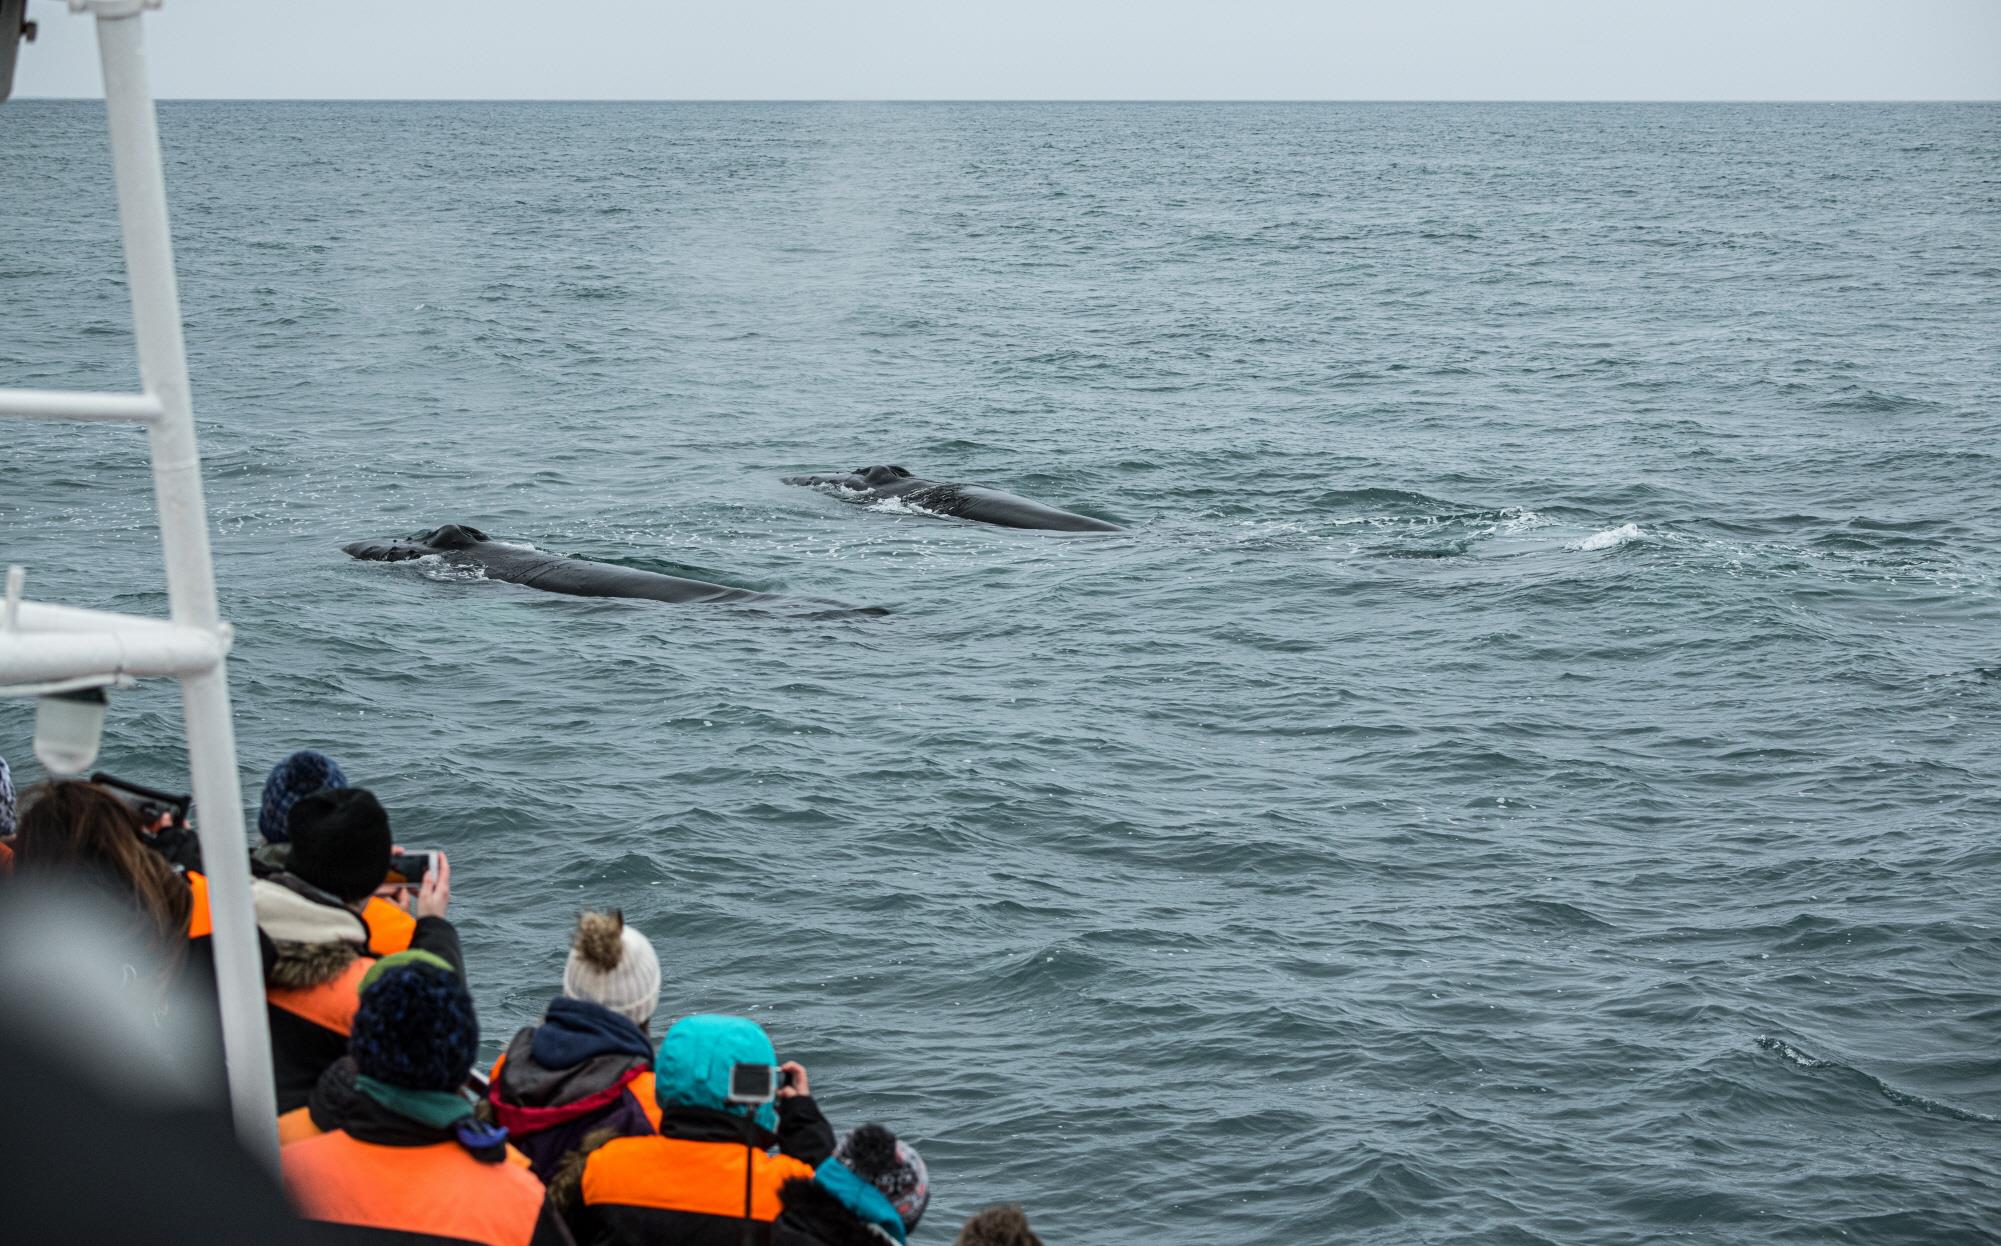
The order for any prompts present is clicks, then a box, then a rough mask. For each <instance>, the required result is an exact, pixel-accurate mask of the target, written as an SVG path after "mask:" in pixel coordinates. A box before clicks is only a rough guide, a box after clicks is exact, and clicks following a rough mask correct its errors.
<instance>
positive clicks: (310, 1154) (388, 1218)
mask: <svg viewBox="0 0 2001 1246" xmlns="http://www.w3.org/2000/svg"><path fill="white" fill-rule="evenodd" d="M280 1157H281V1160H282V1162H283V1164H284V1168H285V1188H286V1189H287V1190H288V1191H289V1192H290V1193H291V1196H292V1201H293V1202H295V1203H297V1204H298V1206H299V1208H300V1210H302V1211H303V1212H305V1214H306V1215H307V1216H310V1217H311V1218H312V1219H314V1220H326V1221H331V1222H332V1223H334V1224H348V1225H356V1226H360V1227H365V1228H374V1229H388V1230H393V1231H395V1232H399V1233H412V1234H425V1235H429V1236H432V1237H441V1238H450V1239H453V1240H456V1241H464V1242H484V1243H488V1244H490V1246H528V1242H529V1240H530V1239H531V1238H533V1237H534V1235H535V1225H536V1222H537V1220H538V1219H539V1218H540V1216H541V1214H542V1198H543V1191H542V1183H541V1182H540V1181H537V1180H536V1179H535V1174H534V1173H532V1172H530V1171H529V1170H528V1169H526V1168H523V1167H521V1166H519V1165H516V1164H512V1163H506V1164H482V1163H480V1162H479V1161H478V1160H476V1159H474V1158H473V1157H472V1156H471V1155H469V1154H467V1153H466V1150H465V1148H464V1147H462V1146H460V1145H459V1144H458V1143H457V1142H440V1143H435V1144H433V1145H431V1146H418V1147H398V1146H381V1145H378V1144H376V1143H372V1142H361V1141H358V1140H357V1139H355V1138H353V1137H351V1136H349V1135H348V1134H346V1133H343V1132H340V1131H339V1130H336V1131H335V1132H333V1133H329V1134H321V1135H320V1136H319V1137H317V1138H308V1139H306V1140H304V1141H302V1142H295V1143H293V1144H292V1145H291V1146H288V1147H286V1148H284V1150H283V1151H282V1152H280Z"/></svg>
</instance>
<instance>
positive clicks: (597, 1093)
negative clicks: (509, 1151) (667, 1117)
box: [488, 911, 660, 1181]
mask: <svg viewBox="0 0 2001 1246" xmlns="http://www.w3.org/2000/svg"><path fill="white" fill-rule="evenodd" d="M659 1002H660V959H659V957H658V956H656V955H655V954H654V951H653V944H652V943H650V942H648V941H647V938H646V936H645V935H643V934H641V933H639V932H638V931H637V930H634V929H633V928H632V927H631V926H628V925H626V924H625V918H624V916H623V915H622V914H620V913H618V912H617V911H613V912H610V913H585V914H583V915H582V916H580V917H579V918H578V919H577V930H576V934H575V936H574V937H573V938H572V939H571V941H570V958H569V960H568V962H566V963H565V964H564V966H563V993H562V994H561V995H558V996H557V997H556V998H554V999H552V1000H550V1001H549V1008H548V1011H547V1012H546V1013H544V1014H543V1017H542V1021H541V1024H539V1025H531V1026H526V1027H524V1028H523V1029H522V1030H521V1032H520V1033H518V1034H516V1035H515V1036H514V1040H513V1041H512V1042H510V1043H508V1045H507V1050H506V1052H504V1053H503V1054H502V1055H501V1057H500V1062H499V1063H498V1064H497V1065H495V1066H494V1070H493V1078H492V1083H491V1085H490V1087H489V1089H488V1099H489V1102H490V1103H491V1104H492V1113H493V1119H494V1120H496V1121H498V1122H499V1123H500V1124H502V1125H505V1126H506V1127H507V1132H508V1136H509V1138H510V1139H511V1140H512V1141H513V1143H514V1145H515V1146H517V1147H519V1148H521V1150H522V1152H523V1153H524V1154H526V1155H527V1156H528V1158H529V1160H530V1161H532V1162H533V1164H534V1167H535V1175H536V1176H538V1177H540V1178H542V1179H543V1180H544V1181H547V1180H548V1179H549V1178H550V1177H551V1176H553V1175H554V1174H555V1171H556V1168H557V1165H558V1164H559V1163H560V1162H561V1161H562V1159H563V1157H564V1156H566V1155H568V1154H569V1153H570V1152H572V1151H574V1150H576V1149H577V1148H578V1147H579V1146H581V1145H582V1143H583V1140H584V1136H585V1135H586V1134H590V1133H596V1132H598V1131H609V1133H610V1134H612V1135H621V1136H622V1135H629V1134H650V1133H652V1132H653V1131H654V1128H655V1125H656V1123H657V1121H658V1119H659V1116H660V1107H659V1101H658V1100H657V1099H656V1098H655V1097H654V1078H653V1040H652V1039H651V1038H649V1037H648V1036H647V1033H646V1027H647V1026H648V1025H649V1024H650V1023H651V1022H652V1020H653V1010H654V1008H655V1006H656V1005H658V1004H659Z"/></svg>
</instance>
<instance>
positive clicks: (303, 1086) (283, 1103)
mask: <svg viewBox="0 0 2001 1246" xmlns="http://www.w3.org/2000/svg"><path fill="white" fill-rule="evenodd" d="M287 829H288V831H289V833H290V837H291V852H290V853H289V855H288V856H287V858H286V869H285V871H284V872H283V873H279V874H273V875H270V876H269V877H265V878H259V879H257V880H256V881H254V882H252V883H251V885H250V898H251V901H252V903H253V904H254V905H255V906H256V910H257V930H258V933H259V934H260V935H261V936H262V938H263V941H264V942H265V943H267V944H268V945H269V946H268V948H267V949H266V955H265V964H264V986H265V999H266V1001H267V1002H268V1003H269V1005H270V1007H269V1009H268V1010H267V1011H268V1013H269V1015H270V1020H271V1064H272V1071H273V1073H274V1075H275V1077H276V1081H277V1087H278V1111H279V1112H280V1113H285V1112H290V1111H293V1110H294V1109H297V1108H301V1107H304V1106H305V1104H306V1101H307V1099H308V1098H310V1097H311V1095H312V1092H313V1086H314V1084H315V1083H316V1082H318V1081H319V1078H320V1074H321V1073H323V1072H325V1071H326V1069H327V1068H328V1066H330V1065H332V1064H333V1063H334V1062H335V1061H336V1060H339V1059H340V1058H341V1056H343V1055H345V1054H346V1052H347V1039H348V1032H349V1029H350V1027H351V1026H352V1024H353V1020H354V1011H355V1009H356V1007H358V1006H359V994H360V983H361V979H362V977H363V976H364V975H365V974H366V973H367V972H368V970H369V967H370V966H372V965H373V964H374V963H375V960H376V956H375V954H374V952H373V950H372V949H371V947H370V945H369V944H370V934H371V932H370V930H369V926H368V923H367V922H366V921H365V920H364V919H363V917H362V913H363V911H364V910H365V909H366V908H367V907H368V903H369V901H370V899H371V898H372V897H373V896H374V895H375V891H376V889H377V888H378V887H380V886H382V884H383V882H384V880H385V879H386V878H387V877H388V875H389V862H390V855H391V837H390V832H389V814H388V813H387V812H386V811H385V810H384V809H383V808H382V805H381V802H379V801H377V800H376V799H375V794H374V793H372V792H370V791H369V790H368V789H367V788H361V787H347V788H327V789H325V790H323V791H319V792H315V793H313V794H312V795H311V796H308V797H306V798H304V799H303V800H301V801H299V802H298V803H297V804H295V805H293V806H292V809H291V812H290V814H289V815H288V817H287ZM451 901H452V871H451V863H450V862H449V861H447V860H445V856H444V854H443V853H438V854H436V869H435V870H433V871H432V872H430V873H427V874H426V875H425V876H424V881H423V884H422V885H421V886H420V887H419V888H418V890H417V893H416V896H415V899H414V901H413V903H412V915H413V917H414V918H415V920H414V922H413V923H412V926H411V933H410V941H409V946H410V948H411V949H414V950H419V951H426V952H430V953H432V954H434V955H436V956H439V957H441V958H443V959H444V960H445V961H446V962H447V963H449V964H450V965H451V966H452V967H453V968H454V969H455V970H457V971H459V972H461V973H463V972H464V968H465V959H464V956H463V954H462V953H461V952H460V950H459V936H458V931H457V930H456V929H454V928H453V926H452V924H451V922H449V921H447V920H446V919H445V910H446V909H447V908H448V907H450V905H451Z"/></svg>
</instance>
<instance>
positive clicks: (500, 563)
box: [341, 524, 889, 618]
mask: <svg viewBox="0 0 2001 1246" xmlns="http://www.w3.org/2000/svg"><path fill="white" fill-rule="evenodd" d="M341 552H343V553H345V554H347V555H348V556H349V557H352V558H359V559H362V560H363V561H366V562H407V561H410V560H411V559H416V558H437V559H440V560H442V561H443V562H444V563H445V564H446V565H448V566H455V567H477V568H479V569H480V570H481V571H482V572H484V573H485V575H486V578H487V579H489V580H505V581H506V582H508V583H510V584H522V585H526V586H527V587H529V588H539V589H541V590H542V591H543V592H545V593H563V594H567V595H568V596H571V597H634V598H640V599H643V600H646V601H672V602H680V603H689V602H694V603H700V604H703V605H708V604H712V603H729V604H740V605H749V606H763V607H781V608H782V607H787V606H793V605H798V604H801V603H802V602H803V603H810V604H812V605H817V606H826V607H830V608H829V609H825V610H820V611H816V612H815V613H813V614H812V615H810V616H809V617H812V618H849V617H855V616H873V615H883V614H888V613H889V611H887V610H884V609H882V608H881V607H879V606H849V605H844V604H843V603H841V602H830V601H822V600H818V599H809V598H797V597H783V596H780V595H779V594H777V593H760V592H756V591H754V590H752V589H748V588H731V587H729V586H728V585H725V584H710V583H708V582H706V581H703V580H687V579H683V578H681V577H680V576H678V575H662V574H660V573H659V572H657V571H641V570H639V569H638V568H637V567H621V566H618V565H616V564H614V563H605V562H591V561H590V560H588V559H584V558H566V557H564V556H562V555H560V554H550V553H545V552H543V551H542V550H539V549H531V548H529V547H528V546H525V545H512V544H509V543H507V542H505V541H496V540H494V539H492V538H491V537H489V536H487V535H486V533H484V532H481V531H480V530H479V529H478V528H474V527H469V526H467V525H465V524H446V525H445V526H444V527H442V528H433V529H431V530H430V531H429V532H426V533H424V534H422V535H421V536H414V537H391V538H387V539H384V540H379V541H355V542H352V543H350V544H347V545H343V546H341Z"/></svg>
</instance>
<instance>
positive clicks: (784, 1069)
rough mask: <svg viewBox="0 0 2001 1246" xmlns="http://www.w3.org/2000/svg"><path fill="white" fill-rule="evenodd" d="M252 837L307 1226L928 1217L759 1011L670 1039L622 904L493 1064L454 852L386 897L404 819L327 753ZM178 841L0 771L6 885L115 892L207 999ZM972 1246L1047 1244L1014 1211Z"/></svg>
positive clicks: (839, 1241)
mask: <svg viewBox="0 0 2001 1246" xmlns="http://www.w3.org/2000/svg"><path fill="white" fill-rule="evenodd" d="M149 812H150V811H149ZM257 827H258V835H259V840H260V842H259V843H258V844H257V846H256V847H255V848H254V849H248V846H246V848H247V850H248V851H249V852H250V858H251V869H252V874H253V879H252V883H251V894H252V901H253V904H254V907H255V911H256V920H257V933H258V943H259V948H260V951H261V954H262V958H263V968H264V984H265V998H266V1004H267V1012H268V1015H269V1019H270V1034H271V1056H272V1064H273V1074H274V1078H275V1086H276V1093H277V1107H278V1112H279V1114H280V1115H279V1120H278V1135H279V1141H280V1144H281V1146H280V1157H281V1163H282V1168H283V1177H284V1184H285V1189H286V1192H287V1193H288V1195H289V1196H290V1199H291V1201H292V1204H293V1206H294V1207H295V1208H296V1209H297V1210H298V1212H299V1213H300V1214H301V1215H303V1216H304V1217H306V1218H308V1219H310V1220H314V1221H320V1222H325V1223H326V1224H327V1225H337V1226H343V1227H344V1228H345V1229H346V1230H348V1231H351V1234H352V1235H357V1236H368V1237H371V1238H381V1239H384V1240H390V1239H396V1238H400V1239H403V1240H412V1239H421V1240H431V1241H454V1242H480V1243H493V1244H494V1246H521V1244H523V1243H535V1244H540V1243H576V1244H578V1246H593V1244H616V1246H641V1244H645V1243H662V1244H680V1243H688V1244H693V1246H703V1244H707V1243H715V1244H716V1246H730V1244H733V1243H743V1242H750V1241H756V1242H760V1243H770V1244H772V1246H847V1244H849V1243H854V1244H858V1246H866V1244H869V1243H873V1244H875V1246H881V1243H883V1242H894V1243H905V1242H907V1241H909V1239H910V1236H911V1234H912V1232H913V1231H914V1230H915V1229H916V1228H917V1227H918V1223H919V1221H920V1219H921V1218H922V1217H923V1215H924V1210H925V1207H926V1205H927V1203H928V1202H929V1201H930V1197H931V1186H930V1177H929V1174H928V1173H927V1171H926V1168H925V1165H924V1160H923V1158H922V1157H921V1156H920V1155H919V1154H918V1153H917V1150H916V1148H915V1147H913V1146H912V1145H911V1144H910V1143H909V1141H908V1140H906V1139H903V1138H900V1137H898V1136H897V1135H896V1134H895V1133H894V1132H892V1131H891V1130H890V1129H889V1128H887V1127H885V1126H883V1125H880V1124H873V1123H871V1124H862V1125H860V1126H858V1127H856V1128H854V1129H851V1130H848V1131H847V1132H844V1133H837V1132H836V1130H835V1129H834V1127H833V1126H832V1125H831V1124H830V1123H829V1122H828V1121H827V1119H826V1117H825V1116H824V1115H823V1114H822V1112H821V1110H820V1108H819V1106H818V1105H817V1104H816V1102H815V1101H814V1097H813V1091H812V1084H811V1079H810V1076H809V1074H808V1072H807V1070H806V1068H805V1067H804V1066H803V1065H802V1064H800V1063H799V1062H798V1061H797V1060H791V1059H781V1058H780V1055H779V1053H778V1051H777V1049H776V1048H775V1047H774V1045H773V1043H772V1040H771V1037H770V1036H769V1035H768V1034H767V1033H766V1032H765V1031H764V1029H763V1028H762V1027H761V1026H759V1025H758V1024H757V1023H756V1022H754V1021H752V1020H750V1019H749V1018H746V1017H740V1016H724V1015H713V1014H693V1015H686V1016H680V1017H679V1018H678V1019H675V1020H673V1021H672V1022H671V1023H670V1024H666V1025H665V1026H664V1027H662V1026H661V1025H660V1021H661V1019H662V1018H661V1017H660V1016H659V1015H658V1007H659V1003H660V994H661V970H660V961H659V957H658V956H657V954H656V953H655V951H654V948H653V945H652V943H651V942H650V941H649V940H648V939H647V938H646V936H645V935H644V934H642V933H641V932H640V931H639V930H637V929H635V928H634V927H632V926H630V925H628V924H626V922H625V921H624V919H623V917H622V915H621V914H620V913H619V912H618V911H617V910H616V909H608V910H605V911H587V912H584V913H583V914H581V915H580V916H579V918H578V921H577V925H576V929H575V931H574V934H573V937H572V941H571V946H570V951H569V956H568V960H567V961H566V963H565V965H564V968H563V980H562V991H561V993H560V994H558V995H556V996H555V997H554V998H552V999H551V1000H550V1001H549V1005H548V1007H547V1009H546V1010H545V1012H544V1013H543V1015H542V1017H541V1019H540V1020H539V1021H538V1022H537V1023H536V1024H534V1025H530V1026H527V1027H525V1028H523V1029H522V1030H521V1031H520V1032H519V1033H517V1034H515V1035H514V1036H513V1038H512V1039H511V1040H510V1041H509V1042H508V1043H507V1046H506V1048H505V1050H504V1051H503V1052H502V1054H501V1055H500V1057H499V1059H498V1060H496V1061H495V1062H494V1063H493V1065H492V1066H491V1067H490V1068H487V1069H485V1070H479V1069H476V1068H475V1064H476V1062H477V1059H478V1056H479V1044H480V1030H479V1019H478V1014H477V1010H476V1008H475V1006H474V1002H473V998H472V994H471V992H470V991H469V990H468V988H467V985H466V974H465V959H464V953H463V951H462V950H461V948H460V944H459V936H458V932H457V931H456V930H455V929H454V927H453V925H452V922H451V920H450V918H449V917H448V916H447V912H448V910H449V908H450V906H451V865H450V862H449V861H447V860H446V859H445V857H444V854H443V853H436V854H432V855H431V856H430V857H429V858H428V859H427V861H426V862H425V868H424V869H423V871H422V873H421V876H420V877H419V878H418V879H415V880H410V879H401V880H400V881H396V882H392V881H391V879H392V878H395V877H399V876H396V875H393V874H392V861H399V862H400V861H401V859H402V858H400V857H399V856H398V855H397V854H399V853H400V852H401V849H400V848H399V847H398V846H397V845H396V843H395V835H394V832H393V830H392V827H391V819H390V815H389V812H388V811H387V810H386V809H384V807H383V806H382V803H381V802H380V801H379V800H377V799H376V797H375V795H374V794H373V793H372V792H370V791H369V790H367V789H366V788H361V787H354V786H351V785H350V784H349V783H348V780H347V776H346V775H345V774H343V773H342V771H341V768H340V767H339V766H338V765H337V764H335V763H334V762H333V761H332V759H330V758H328V757H326V756H324V755H323V754H320V753H317V752H311V751H303V752H298V753H294V754H293V755H291V756H290V757H287V758H286V759H285V760H284V761H282V762H280V763H279V764H278V765H276V766H274V767H273V768H272V770H271V772H270V776H269V778H268V779H267V781H266V783H265V786H264V792H263V799H262V803H261V805H260V809H259V813H258V819H257ZM178 829H179V831H180V832H181V833H180V834H178V835H176V834H175V833H174V832H175V830H176V827H175V819H174V818H173V816H172V815H171V813H169V814H165V815H159V816H157V817H156V818H155V819H154V820H153V821H151V822H149V821H148V820H147V818H146V816H145V815H142V813H141V812H140V810H139V809H138V808H135V806H134V805H133V804H131V803H128V801H127V800H126V799H124V798H122V797H121V796H120V795H119V794H117V793H116V792H114V791H112V790H111V789H110V788H108V787H106V786H102V785H99V784H96V783H91V782H86V781H83V780H76V779H59V780H50V781H47V782H43V783H41V784H38V785H36V786H34V787H32V788H29V789H27V790H26V791H23V792H21V793H20V794H19V798H18V801H17V798H16V793H15V790H14V787H13V784H12V781H11V776H10V774H9V772H8V769H7V765H6V763H5V761H4V760H0V875H8V876H9V877H8V878H7V885H8V886H9V887H10V888H32V887H34V885H35V881H36V880H37V879H38V878H62V879H68V880H72V881H73V880H78V879H82V880H86V881H88V882H89V883H91V884H92V885H94V886H96V887H98V888H100V889H103V890H105V891H108V892H109V893H110V894H112V895H113V896H114V897H115V899H116V900H117V901H118V903H119V905H120V907H121V911H122V912H124V913H126V914H128V915H129V917H130V919H131V922H132V925H133V928H134V932H135V933H136V934H137V936H138V938H139V939H140V940H141V941H142V942H144V943H145V944H147V945H149V946H150V947H151V948H152V949H153V950H154V951H155V952H156V953H157V960H158V963H159V964H160V965H161V966H162V968H161V970H160V971H159V975H158V976H159V977H161V978H162V979H163V980H162V981H160V982H153V983H145V984H142V985H141V988H140V989H151V990H158V991H159V992H160V993H161V996H162V997H163V998H164V997H165V993H166V989H167V987H168V985H169V984H170V983H173V982H178V983H180V984H182V985H183V986H187V987H191V988H192V989H191V990H190V991H188V992H186V993H185V994H186V996H187V997H191V998H194V999H197V1000H202V999H206V1000H207V1001H208V1002H209V1004H210V1005H211V1006H212V1003H213V991H214V984H213V978H212V975H213V964H212V957H211V955H210V952H209V949H208V947H207V943H208V941H209V938H210V933H211V928H210V924H209V909H208V893H207V882H206V878H205V876H204V874H203V873H202V870H201V868H200V866H201V862H200V858H199V851H198V849H197V848H195V847H194V841H193V837H192V836H190V835H187V834H185V827H184V826H183V827H180V828H178ZM656 1032H657V1034H658V1037H657V1039H656V1037H655V1034H656ZM955 1242H956V1243H957V1246H1040V1239H1039V1238H1038V1237H1037V1236H1036V1235H1035V1233H1034V1232H1033V1230H1031V1229H1030V1227H1029V1225H1028V1222H1027V1219H1026V1218H1025V1217H1024V1215H1023V1214H1022V1212H1021V1209H1020V1208H1019V1207H1016V1206H1013V1205H1001V1206H997V1207H990V1208H987V1209H986V1210H984V1211H982V1212H980V1213H978V1214H976V1215H975V1216H973V1217H972V1219H970V1220H969V1221H967V1222H966V1223H965V1225H964V1226H963V1227H962V1228H960V1230H959V1232H958V1235H957V1237H956V1239H955Z"/></svg>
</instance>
